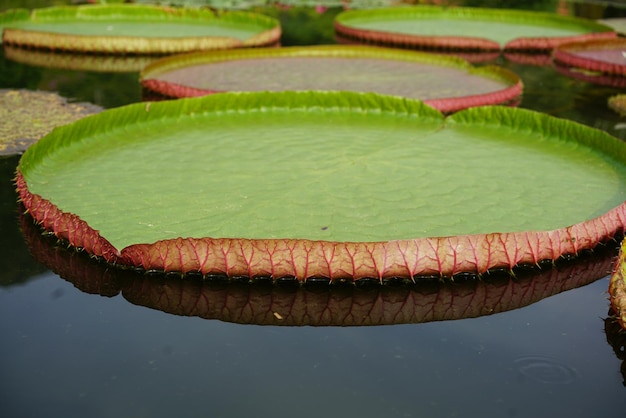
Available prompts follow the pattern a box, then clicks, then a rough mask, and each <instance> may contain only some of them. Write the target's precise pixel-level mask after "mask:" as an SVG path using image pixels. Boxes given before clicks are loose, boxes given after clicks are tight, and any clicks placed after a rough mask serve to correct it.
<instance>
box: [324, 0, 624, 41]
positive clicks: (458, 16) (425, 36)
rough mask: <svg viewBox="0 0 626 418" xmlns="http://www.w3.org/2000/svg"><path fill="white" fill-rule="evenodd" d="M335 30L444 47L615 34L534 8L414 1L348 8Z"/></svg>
mask: <svg viewBox="0 0 626 418" xmlns="http://www.w3.org/2000/svg"><path fill="white" fill-rule="evenodd" d="M335 32H336V33H337V34H338V35H339V36H341V37H344V38H348V39H353V40H358V41H361V42H367V43H373V44H382V45H391V46H399V47H411V48H429V49H441V50H449V49H454V50H492V51H493V50H501V49H504V50H507V51H513V50H524V51H545V50H551V49H553V48H554V47H555V46H556V45H558V44H560V43H562V42H566V41H575V40H583V39H589V38H614V37H616V36H617V35H616V33H615V32H614V31H613V29H612V28H611V27H609V26H606V25H602V24H600V23H597V22H594V21H592V20H587V19H583V18H577V17H572V16H561V15H557V14H552V13H542V12H533V11H520V10H506V9H486V8H480V9H479V8H467V7H437V6H423V5H420V6H409V7H389V8H380V9H369V10H348V11H344V12H341V13H340V14H338V15H337V17H336V18H335Z"/></svg>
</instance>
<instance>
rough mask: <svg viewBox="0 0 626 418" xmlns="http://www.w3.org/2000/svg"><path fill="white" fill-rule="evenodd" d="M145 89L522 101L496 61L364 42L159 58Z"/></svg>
mask: <svg viewBox="0 0 626 418" xmlns="http://www.w3.org/2000/svg"><path fill="white" fill-rule="evenodd" d="M141 83H142V85H143V86H144V87H145V88H147V89H148V90H149V91H152V92H156V93H159V94H161V95H164V96H166V97H194V96H203V95H207V94H210V93H218V92H220V93H221V92H225V91H285V90H332V91H340V90H351V91H361V92H376V93H382V94H391V95H396V96H404V97H409V98H414V99H420V100H422V101H424V102H425V103H427V104H429V105H431V106H433V107H435V108H437V109H439V110H441V111H442V112H453V111H457V110H460V109H464V108H467V107H470V106H479V105H486V104H509V103H515V102H516V101H518V100H519V98H520V95H521V93H522V89H523V87H522V82H521V80H520V79H519V77H518V76H517V75H516V74H514V73H512V72H511V71H508V70H506V69H504V68H501V67H496V66H485V67H479V68H476V67H473V66H471V65H470V64H469V63H468V62H467V61H465V60H462V59H460V58H456V57H444V56H440V55H434V54H428V53H420V52H417V51H403V50H397V49H391V48H376V47H365V46H354V47H349V46H341V45H325V46H315V47H289V48H259V49H246V50H228V51H213V52H210V53H194V54H187V55H177V56H174V57H167V58H163V59H161V60H159V61H156V62H153V63H152V64H151V65H149V66H148V67H146V68H145V69H144V70H143V71H142V73H141Z"/></svg>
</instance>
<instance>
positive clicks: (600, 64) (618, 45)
mask: <svg viewBox="0 0 626 418" xmlns="http://www.w3.org/2000/svg"><path fill="white" fill-rule="evenodd" d="M625 54H626V39H624V38H617V39H601V40H591V41H584V42H570V43H566V44H563V45H559V46H558V47H557V48H556V49H555V50H554V52H553V59H554V61H555V62H556V63H557V64H561V65H566V66H569V67H573V68H578V69H580V70H582V71H588V72H598V73H601V74H612V75H619V76H626V55H625Z"/></svg>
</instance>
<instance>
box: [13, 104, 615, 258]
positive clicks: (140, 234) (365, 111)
mask: <svg viewBox="0 0 626 418" xmlns="http://www.w3.org/2000/svg"><path fill="white" fill-rule="evenodd" d="M624 147H625V146H624V144H623V143H621V142H620V141H617V140H616V139H614V138H613V137H611V136H609V135H607V134H604V133H602V132H600V131H596V130H593V129H591V128H588V127H585V126H582V125H578V124H575V123H572V122H567V121H563V120H557V119H554V118H551V117H548V116H545V115H542V114H539V113H534V112H530V111H524V110H519V109H511V108H500V107H486V108H475V109H470V110H467V111H463V112H459V113H457V114H455V115H453V116H451V117H448V118H444V117H443V115H442V114H441V113H439V112H437V111H435V110H433V109H431V108H429V107H427V106H424V105H423V104H422V103H420V102H418V101H412V100H405V99H401V98H397V97H391V96H379V95H375V94H358V93H347V92H345V93H322V92H299V93H295V92H285V93H225V94H220V95H212V96H207V97H203V98H197V99H183V100H179V101H171V102H160V103H151V104H150V103H146V104H137V105H131V106H127V107H123V108H118V109H113V110H109V111H106V112H103V113H101V114H98V115H95V116H92V117H88V118H85V119H83V120H80V121H78V122H76V123H74V124H72V125H70V126H68V127H62V128H59V129H56V130H55V131H54V132H53V133H51V134H50V135H48V136H46V137H45V138H43V139H42V140H41V141H39V142H38V143H37V144H36V145H34V146H32V147H31V148H29V150H28V151H27V152H26V153H25V155H24V156H23V158H22V160H21V162H20V166H19V170H20V171H21V173H22V174H23V175H24V178H25V180H26V182H27V185H28V188H29V190H30V192H31V193H35V194H39V195H41V196H42V197H44V198H45V199H48V200H50V201H51V202H52V203H53V204H55V205H57V206H58V207H59V208H60V209H61V210H63V211H66V212H71V213H74V214H77V215H78V216H80V218H81V219H83V220H85V221H86V222H87V223H88V224H89V225H90V226H91V227H92V228H95V229H96V230H99V231H100V233H101V234H102V236H103V237H104V238H106V239H107V240H109V241H110V242H111V243H112V244H113V245H114V246H115V247H116V248H124V247H126V246H128V245H131V244H134V243H140V242H146V243H149V242H155V241H158V240H162V239H168V238H176V237H197V238H200V237H216V238H218V237H230V238H236V237H243V238H253V239H263V238H302V239H312V240H330V241H360V242H363V241H386V240H396V239H408V238H417V237H431V236H447V235H460V234H473V233H490V232H514V231H526V230H551V229H555V228H560V227H564V226H568V225H571V224H574V223H577V222H582V221H584V220H588V219H591V218H593V217H596V216H599V215H601V214H604V213H605V212H607V211H609V210H610V209H612V208H614V207H616V206H618V205H620V204H621V203H622V202H623V201H624V200H625V196H626V193H625V192H626V184H625V183H624V179H625V178H626V176H625V175H626V170H625V166H624V162H625V161H626V157H625V152H626V151H625V149H624Z"/></svg>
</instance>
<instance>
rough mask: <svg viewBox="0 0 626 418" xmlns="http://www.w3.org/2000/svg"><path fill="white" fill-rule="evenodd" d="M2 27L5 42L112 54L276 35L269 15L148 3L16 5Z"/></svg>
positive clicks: (254, 41)
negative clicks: (16, 7)
mask: <svg viewBox="0 0 626 418" xmlns="http://www.w3.org/2000/svg"><path fill="white" fill-rule="evenodd" d="M2 28H3V29H4V32H3V42H5V43H8V44H12V45H19V46H24V47H33V48H45V49H54V50H66V51H78V52H97V53H112V54H122V53H128V54H156V53H177V52H185V51H200V50H213V49H224V48H234V47H241V46H262V45H272V44H275V43H276V42H278V40H279V38H280V24H279V22H278V21H277V20H276V19H273V18H270V17H268V16H263V15H260V14H255V13H249V12H240V11H230V12H219V13H218V12H214V11H211V10H207V9H190V8H167V7H157V6H149V5H97V6H95V5H86V6H65V7H63V6H59V7H49V8H43V9H35V10H33V11H28V10H26V9H14V10H9V11H7V12H5V13H3V14H1V15H0V29H2ZM155 28H158V30H155Z"/></svg>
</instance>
